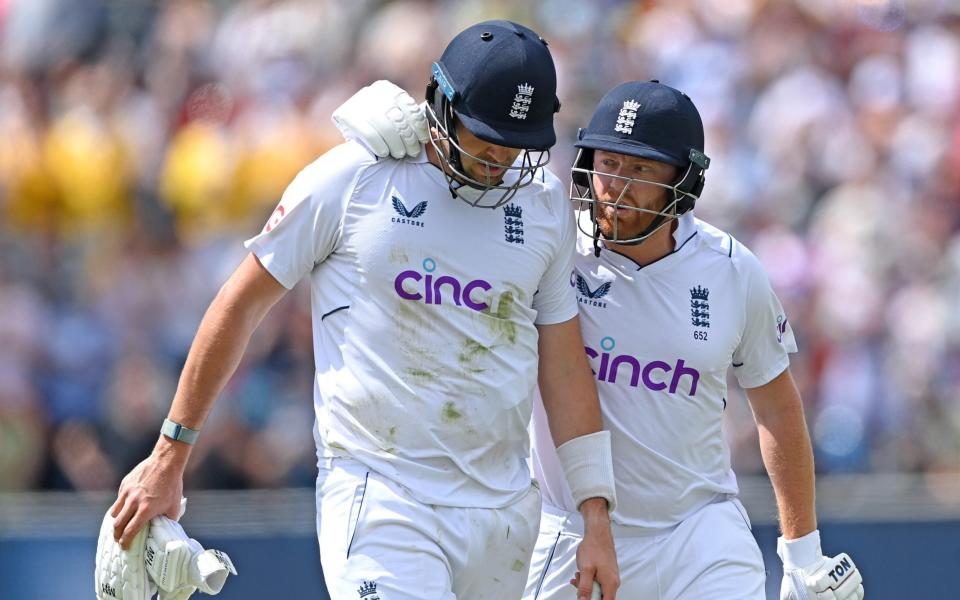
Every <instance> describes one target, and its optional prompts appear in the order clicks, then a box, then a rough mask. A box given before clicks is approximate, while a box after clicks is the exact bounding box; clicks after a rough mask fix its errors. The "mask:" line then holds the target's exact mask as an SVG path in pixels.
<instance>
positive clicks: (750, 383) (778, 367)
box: [737, 355, 790, 390]
mask: <svg viewBox="0 0 960 600" xmlns="http://www.w3.org/2000/svg"><path fill="white" fill-rule="evenodd" d="M789 366H790V357H789V356H787V355H784V356H783V358H781V359H780V360H779V361H777V362H776V363H775V364H774V365H773V366H771V367H769V368H767V369H765V370H764V371H763V372H762V373H761V374H759V375H757V376H756V377H741V376H739V375H738V376H737V382H738V383H740V387H742V388H743V389H747V390H748V389H753V388H758V387H760V386H763V385H766V384H768V383H770V382H771V381H773V380H774V379H776V378H777V377H778V376H779V375H780V374H781V373H783V372H784V371H786V370H787V368H788V367H789Z"/></svg>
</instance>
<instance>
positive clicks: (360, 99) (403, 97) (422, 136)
mask: <svg viewBox="0 0 960 600" xmlns="http://www.w3.org/2000/svg"><path fill="white" fill-rule="evenodd" d="M333 122H334V124H335V125H336V126H337V129H339V130H340V133H341V134H343V137H344V138H346V139H348V140H357V141H359V142H362V143H363V144H364V145H366V146H367V148H369V149H370V151H371V152H373V153H374V154H376V155H377V156H379V157H385V156H387V155H388V154H389V155H390V156H392V157H393V158H398V159H399V158H403V157H404V156H417V155H418V154H420V148H421V145H422V144H424V143H425V142H426V141H427V140H429V139H430V130H429V127H428V126H427V115H426V112H425V111H424V109H423V107H422V106H420V105H418V104H417V102H416V100H414V99H413V98H411V97H410V94H408V93H407V92H406V91H404V90H403V88H400V87H398V86H397V85H394V84H393V83H391V82H389V81H386V80H383V79H381V80H379V81H375V82H374V83H372V84H370V85H368V86H367V87H365V88H362V89H360V91H358V92H357V93H356V94H354V95H353V96H351V97H350V98H349V99H348V100H347V101H346V102H344V103H343V104H341V105H340V106H339V107H338V108H337V110H335V111H333Z"/></svg>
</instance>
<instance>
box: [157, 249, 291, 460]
mask: <svg viewBox="0 0 960 600" xmlns="http://www.w3.org/2000/svg"><path fill="white" fill-rule="evenodd" d="M283 291H284V290H283V288H282V286H280V285H279V284H278V283H276V282H275V281H273V280H272V279H270V276H269V275H267V274H266V272H265V270H264V269H263V267H262V266H260V265H259V263H257V262H256V259H255V258H253V257H252V256H249V257H248V258H247V260H246V261H245V262H244V263H243V264H242V265H241V267H240V268H239V269H238V270H237V272H236V273H235V274H234V275H233V276H232V277H231V278H230V280H228V281H227V282H226V283H225V284H224V286H223V287H222V288H221V289H220V292H219V293H218V294H217V296H216V298H214V300H213V302H212V303H211V304H210V307H209V308H208V309H207V312H206V314H204V316H203V319H202V321H201V322H200V327H199V329H198V330H197V335H196V337H195V338H194V340H193V344H192V345H191V347H190V352H189V354H188V355H187V361H186V364H185V365H184V368H183V371H182V373H181V375H180V382H179V384H178V385H177V392H176V395H175V396H174V399H173V404H172V406H171V407H170V412H169V417H170V418H171V419H172V420H174V421H176V422H177V423H180V424H182V425H185V426H186V427H189V428H191V429H197V430H199V429H200V428H201V427H202V426H203V423H204V421H205V420H206V418H207V415H208V414H209V413H210V410H211V409H212V408H213V404H214V402H215V401H216V399H217V397H218V396H219V395H220V393H221V391H222V390H223V388H224V386H226V384H227V381H229V379H230V377H231V376H232V375H233V373H234V371H236V369H237V366H238V365H239V364H240V360H241V358H242V357H243V353H244V351H245V350H246V348H247V345H248V343H249V342H250V337H251V336H252V335H253V332H254V330H255V329H256V328H257V326H258V325H259V324H260V321H261V320H262V319H263V317H264V315H266V313H267V311H269V309H270V307H272V306H273V304H274V303H275V302H276V301H277V300H278V299H279V298H280V297H281V295H282V294H283ZM189 451H190V446H189V445H188V444H183V443H179V442H174V441H172V440H170V439H168V438H166V437H164V436H160V439H159V441H158V442H157V446H156V449H155V453H159V454H165V455H170V458H171V459H172V460H174V461H177V460H181V461H183V462H184V463H185V460H186V457H187V456H188V455H189Z"/></svg>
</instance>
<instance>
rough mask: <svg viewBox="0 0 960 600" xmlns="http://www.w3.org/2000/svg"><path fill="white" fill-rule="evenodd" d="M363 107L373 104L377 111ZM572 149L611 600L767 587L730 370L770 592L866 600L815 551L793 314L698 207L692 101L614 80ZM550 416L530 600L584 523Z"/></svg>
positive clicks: (569, 556)
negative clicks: (756, 457)
mask: <svg viewBox="0 0 960 600" xmlns="http://www.w3.org/2000/svg"><path fill="white" fill-rule="evenodd" d="M386 100H389V95H387V96H385V97H383V96H382V97H381V100H380V101H381V102H384V101H386ZM367 102H368V103H369V104H371V108H370V109H369V110H368V113H369V114H373V115H376V114H379V113H383V112H384V111H383V109H382V108H373V106H375V105H373V104H372V103H371V101H370V100H369V99H368V100H367ZM398 105H403V104H402V103H398ZM403 106H405V110H406V112H407V113H409V112H410V111H409V108H408V106H409V103H407V104H405V105H403ZM395 108H396V107H395ZM394 114H396V113H394ZM408 120H409V121H411V122H413V121H414V120H415V119H414V117H409V118H408ZM387 124H388V123H387V122H386V121H385V120H383V119H373V118H371V119H370V125H372V126H374V127H373V128H375V129H377V130H378V132H381V133H379V134H378V135H379V137H377V136H374V137H373V142H371V143H374V144H378V143H379V144H380V145H382V146H387V145H389V146H391V147H393V148H399V147H400V144H399V143H398V142H397V137H398V136H397V134H396V133H395V132H391V130H390V128H389V127H387V126H386V125H387ZM364 133H365V134H367V135H369V133H370V132H369V130H368V131H365V132H364ZM361 137H363V136H362V135H361ZM576 146H577V147H578V148H579V153H578V155H577V158H576V161H575V164H574V166H573V169H572V186H571V199H572V200H573V201H574V202H575V203H576V204H578V205H579V206H580V208H581V211H580V214H579V219H578V225H579V230H580V235H579V237H578V255H577V258H576V262H575V266H574V269H573V271H572V272H571V273H570V281H569V285H570V286H571V287H572V288H573V289H575V290H576V291H577V299H578V301H579V304H580V322H581V326H582V328H583V337H584V342H585V350H586V354H587V356H588V357H589V360H590V364H591V368H592V370H593V373H594V377H595V378H596V381H597V384H598V387H599V396H600V401H601V410H602V413H603V422H604V427H605V429H607V430H608V431H610V433H611V435H612V437H613V464H614V475H615V479H616V485H617V493H618V499H619V502H618V505H617V508H616V509H615V510H614V511H613V512H612V515H611V518H612V520H613V531H614V537H615V540H616V547H617V554H618V559H619V563H620V573H621V579H622V584H621V588H620V592H619V593H620V595H621V597H625V598H630V599H634V598H636V599H643V600H654V599H658V600H676V599H691V600H693V599H697V600H700V599H733V598H736V599H742V598H748V599H757V600H760V599H762V598H764V583H765V572H764V566H763V561H762V558H761V554H760V550H759V548H758V547H757V544H756V541H755V540H754V537H753V535H752V534H751V532H750V522H749V518H748V517H747V514H746V512H745V511H744V508H743V506H742V505H741V503H740V502H739V500H737V492H738V488H737V481H736V477H735V475H734V473H733V471H732V470H731V466H730V452H729V447H728V445H727V443H726V441H725V440H724V438H723V435H722V431H721V421H722V415H723V412H724V410H725V409H726V405H727V386H726V377H727V373H728V370H729V369H731V368H732V369H733V372H734V374H735V376H736V377H737V379H738V381H739V383H740V385H741V386H742V387H743V388H744V389H746V391H747V396H748V398H749V401H750V404H751V407H752V409H753V413H754V416H755V419H756V422H757V425H758V428H759V432H760V446H761V451H762V454H763V459H764V463H765V465H766V468H767V471H768V472H769V473H770V477H771V481H772V483H773V487H774V491H775V493H776V497H777V502H778V506H779V513H780V526H781V529H782V533H783V536H782V537H781V538H780V539H779V541H778V554H779V555H780V557H781V558H782V559H783V562H784V569H785V576H784V578H783V582H782V585H781V599H783V600H788V599H789V600H806V599H823V600H826V599H830V600H846V599H853V598H863V585H862V577H861V575H860V573H859V571H858V570H857V567H856V566H855V565H854V563H853V561H852V560H851V559H850V558H849V556H847V555H846V554H840V555H838V556H837V557H835V558H828V557H825V556H823V554H822V553H821V550H820V536H819V533H818V531H817V523H816V516H815V512H814V471H813V456H812V451H811V446H810V440H809V436H808V433H807V430H806V426H805V421H804V415H803V407H802V403H801V400H800V396H799V393H798V391H797V388H796V386H795V384H794V382H793V379H792V377H791V375H790V369H789V353H791V352H795V351H796V343H795V341H794V336H793V331H792V329H791V328H790V325H789V323H788V320H787V315H786V314H785V312H784V310H783V307H782V306H781V304H780V302H779V300H778V299H777V297H776V295H775V294H774V293H773V291H772V289H771V287H770V283H769V281H768V278H767V276H766V274H765V273H764V271H763V268H762V267H761V265H760V263H759V261H758V260H757V259H756V257H755V256H754V255H753V254H751V253H750V251H749V250H748V249H747V248H746V247H745V246H743V245H742V244H741V243H739V242H738V241H737V240H735V239H734V238H733V237H732V236H730V235H729V234H727V233H725V232H723V231H720V230H718V229H716V228H714V227H712V226H710V225H708V224H707V223H704V222H703V221H700V220H698V219H697V218H696V217H695V216H694V213H693V208H694V204H695V202H696V200H697V199H698V198H699V196H700V194H701V192H702V190H703V185H704V171H706V169H707V168H708V167H709V164H710V161H709V158H707V156H706V155H705V154H704V153H703V146H704V134H703V125H702V122H701V119H700V115H699V112H698V111H697V109H696V107H695V106H694V104H693V102H692V101H691V100H690V98H689V97H687V96H686V95H685V94H683V93H682V92H679V91H677V90H675V89H673V88H671V87H669V86H666V85H663V84H661V83H659V82H656V81H652V82H630V83H625V84H622V85H620V86H617V87H616V88H614V89H613V90H611V91H610V92H609V93H607V94H606V95H605V96H604V97H603V99H602V100H601V101H600V103H599V105H598V106H597V108H596V111H595V112H594V114H593V117H592V118H591V120H590V123H589V125H588V126H587V127H586V128H585V129H582V130H581V131H580V133H579V137H578V140H577V142H576ZM537 404H538V406H539V403H537ZM547 416H548V415H547V414H545V413H544V412H542V411H540V410H538V409H537V408H535V412H534V418H533V425H532V427H531V431H532V436H533V453H532V465H533V471H534V474H535V475H536V478H537V479H538V480H539V481H540V482H541V486H542V490H543V494H544V515H543V518H542V520H541V526H540V536H539V539H538V542H537V547H536V550H535V552H534V558H533V563H532V565H531V571H530V579H529V582H528V585H527V589H526V592H525V594H524V598H525V599H526V600H544V599H549V600H559V599H561V598H569V597H570V587H569V583H570V582H571V580H572V581H573V582H575V583H576V582H578V576H577V573H576V562H575V557H576V552H577V547H578V544H579V543H580V541H581V540H582V539H583V532H584V528H583V525H584V524H583V521H582V519H581V517H580V516H579V515H578V514H577V513H576V510H575V507H576V501H575V499H574V498H573V497H572V496H571V494H570V491H569V488H568V486H567V484H566V483H565V481H564V477H563V468H562V463H561V462H560V461H559V460H558V455H557V452H556V451H555V449H554V447H553V444H552V442H551V439H550V433H549V429H548V428H547V424H548V422H547Z"/></svg>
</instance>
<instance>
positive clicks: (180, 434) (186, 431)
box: [160, 419, 200, 445]
mask: <svg viewBox="0 0 960 600" xmlns="http://www.w3.org/2000/svg"><path fill="white" fill-rule="evenodd" d="M160 433H162V434H163V435H165V436H167V437H168V438H170V439H171V440H177V441H178V442H183V443H185V444H191V445H192V444H193V443H194V442H196V441H197V436H198V435H200V432H199V431H197V430H195V429H190V428H189V427H185V426H183V425H181V424H180V423H177V422H176V421H171V420H170V419H164V420H163V426H162V427H160Z"/></svg>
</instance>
